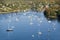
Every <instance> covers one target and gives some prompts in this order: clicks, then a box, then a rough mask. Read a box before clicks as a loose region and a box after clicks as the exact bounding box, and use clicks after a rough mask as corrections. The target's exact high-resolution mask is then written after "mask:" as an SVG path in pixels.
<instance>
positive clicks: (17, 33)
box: [0, 11, 60, 40]
mask: <svg viewBox="0 0 60 40" xmlns="http://www.w3.org/2000/svg"><path fill="white" fill-rule="evenodd" d="M59 26H60V23H59V22H57V21H56V20H54V21H52V20H47V19H46V17H45V16H44V14H43V12H38V13H37V12H34V11H28V12H18V13H9V14H0V40H58V39H60V38H59V37H60V31H59V30H60V27H59ZM7 29H13V31H10V32H7V31H6V30H7Z"/></svg>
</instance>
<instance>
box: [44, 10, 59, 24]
mask: <svg viewBox="0 0 60 40" xmlns="http://www.w3.org/2000/svg"><path fill="white" fill-rule="evenodd" d="M44 16H45V17H46V19H47V20H51V21H56V20H57V21H58V22H59V23H60V15H57V16H56V17H57V18H50V17H49V14H48V12H46V11H44Z"/></svg>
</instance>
